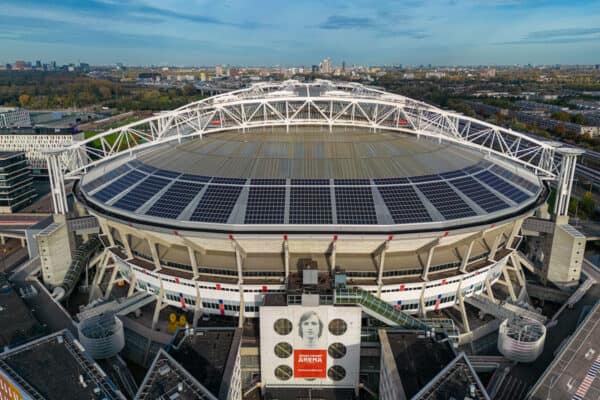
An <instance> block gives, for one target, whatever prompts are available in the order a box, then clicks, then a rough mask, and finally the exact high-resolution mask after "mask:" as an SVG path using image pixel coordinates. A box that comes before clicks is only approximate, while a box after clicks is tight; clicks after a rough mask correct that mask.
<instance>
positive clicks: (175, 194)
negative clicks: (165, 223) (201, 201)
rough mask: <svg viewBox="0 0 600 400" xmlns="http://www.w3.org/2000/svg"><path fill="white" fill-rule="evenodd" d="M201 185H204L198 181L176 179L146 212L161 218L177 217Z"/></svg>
mask: <svg viewBox="0 0 600 400" xmlns="http://www.w3.org/2000/svg"><path fill="white" fill-rule="evenodd" d="M203 187H204V185H202V184H199V183H191V182H181V181H177V182H175V183H173V185H171V187H170V188H169V189H168V190H167V191H166V192H165V193H164V194H163V195H162V196H161V197H160V198H159V199H158V200H156V201H155V202H154V204H153V205H152V207H150V209H149V210H148V211H147V212H146V214H147V215H153V216H155V217H162V218H177V217H178V216H179V214H181V212H182V211H183V210H184V209H185V208H186V207H187V206H188V204H189V203H190V201H192V200H193V199H194V197H196V195H197V194H198V193H199V192H200V190H202V188H203Z"/></svg>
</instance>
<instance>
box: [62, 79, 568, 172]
mask: <svg viewBox="0 0 600 400" xmlns="http://www.w3.org/2000/svg"><path fill="white" fill-rule="evenodd" d="M309 125H320V126H327V127H329V128H333V127H347V126H354V127H363V128H369V129H372V130H373V131H377V130H389V131H396V132H405V133H409V134H413V135H417V136H427V137H430V138H435V139H438V140H440V141H442V140H444V141H449V142H453V143H457V144H461V145H464V146H466V147H471V148H475V149H477V150H485V151H486V152H488V153H490V154H495V155H498V156H501V157H504V158H506V159H508V160H510V161H512V162H515V163H517V164H520V165H521V166H522V167H524V168H526V169H528V170H530V171H532V172H534V173H535V174H537V175H538V176H539V177H541V178H542V179H555V178H556V177H557V176H558V173H559V167H560V157H559V156H558V154H556V152H555V150H556V148H557V147H558V145H557V143H555V142H548V141H542V140H538V139H536V138H532V137H530V136H528V135H525V134H523V133H519V132H515V131H512V130H510V129H505V128H502V127H499V126H496V125H493V124H490V123H487V122H484V121H480V120H477V119H475V118H471V117H467V116H464V115H461V114H458V113H456V112H452V111H447V110H442V109H440V108H437V107H434V106H432V105H429V104H427V103H424V102H420V101H416V100H413V99H410V98H408V97H405V96H401V95H397V94H392V93H388V92H385V91H383V90H380V89H378V88H374V87H370V86H365V85H362V84H359V83H348V82H331V81H326V80H315V81H314V82H310V83H301V82H299V81H295V80H288V81H283V82H263V83H256V84H253V85H252V86H250V87H248V88H244V89H240V90H236V91H233V92H228V93H223V94H220V95H217V96H213V97H209V98H206V99H202V100H199V101H196V102H193V103H190V104H187V105H185V106H183V107H180V108H177V109H175V110H171V111H165V112H161V113H159V114H157V115H154V116H152V117H149V118H146V119H143V120H140V121H137V122H133V123H130V124H127V125H124V126H122V127H119V128H115V129H110V130H108V131H105V132H102V133H100V134H98V135H96V136H94V137H92V138H89V139H86V140H83V141H80V142H77V143H75V144H73V145H71V146H69V147H66V148H61V149H54V150H53V152H54V153H60V156H59V157H58V162H59V164H60V168H61V169H62V170H63V171H64V173H65V177H66V178H79V177H80V176H81V175H82V174H84V173H85V172H86V171H87V170H89V169H90V168H92V167H94V166H95V165H97V164H99V163H101V162H103V161H106V160H109V159H112V158H115V157H118V156H119V155H122V154H126V153H133V152H136V151H138V150H143V149H144V148H148V147H151V146H155V145H158V144H161V143H167V142H171V141H181V140H182V138H184V137H196V136H199V137H202V136H204V135H209V134H212V133H217V132H223V131H230V130H242V131H243V130H246V129H250V128H254V127H269V126H284V127H286V128H289V127H292V126H309ZM92 142H95V143H99V146H96V147H92V146H91V144H92Z"/></svg>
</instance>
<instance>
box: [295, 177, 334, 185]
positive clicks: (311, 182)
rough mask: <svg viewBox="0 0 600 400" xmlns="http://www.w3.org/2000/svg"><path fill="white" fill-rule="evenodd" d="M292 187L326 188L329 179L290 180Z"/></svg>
mask: <svg viewBox="0 0 600 400" xmlns="http://www.w3.org/2000/svg"><path fill="white" fill-rule="evenodd" d="M292 185H298V186H326V185H327V186H328V185H329V179H292Z"/></svg>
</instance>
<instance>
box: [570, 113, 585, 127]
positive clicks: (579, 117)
mask: <svg viewBox="0 0 600 400" xmlns="http://www.w3.org/2000/svg"><path fill="white" fill-rule="evenodd" d="M573 123H575V124H579V125H585V116H584V115H583V114H575V115H573Z"/></svg>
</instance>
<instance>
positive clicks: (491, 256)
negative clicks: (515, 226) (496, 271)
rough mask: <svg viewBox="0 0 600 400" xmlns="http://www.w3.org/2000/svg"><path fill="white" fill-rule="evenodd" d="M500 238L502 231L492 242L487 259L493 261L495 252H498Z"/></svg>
mask: <svg viewBox="0 0 600 400" xmlns="http://www.w3.org/2000/svg"><path fill="white" fill-rule="evenodd" d="M501 239H502V232H500V233H498V234H497V235H496V238H495V239H494V243H493V244H492V248H491V249H490V254H489V255H488V260H489V261H495V257H496V252H498V246H499V245H500V240H501Z"/></svg>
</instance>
